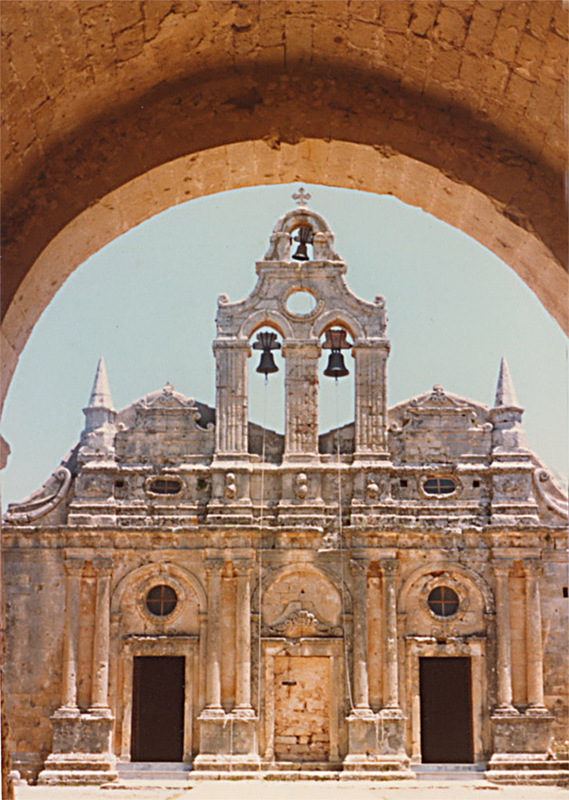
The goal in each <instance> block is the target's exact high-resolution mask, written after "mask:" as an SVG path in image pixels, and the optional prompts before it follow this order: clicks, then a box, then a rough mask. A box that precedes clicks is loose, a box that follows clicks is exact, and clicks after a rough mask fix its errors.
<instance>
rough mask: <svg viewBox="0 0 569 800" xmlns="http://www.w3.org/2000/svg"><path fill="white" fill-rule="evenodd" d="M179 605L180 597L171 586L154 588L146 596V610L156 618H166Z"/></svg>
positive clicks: (162, 585)
mask: <svg viewBox="0 0 569 800" xmlns="http://www.w3.org/2000/svg"><path fill="white" fill-rule="evenodd" d="M177 605H178V595H177V594H176V592H175V591H174V589H172V587H171V586H165V585H164V584H161V585H160V586H153V587H152V589H151V590H150V591H149V592H148V594H147V595H146V608H147V609H148V610H149V611H150V613H151V614H154V616H155V617H166V616H168V614H171V613H172V611H173V610H174V609H175V608H176V606H177Z"/></svg>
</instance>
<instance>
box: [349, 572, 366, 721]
mask: <svg viewBox="0 0 569 800" xmlns="http://www.w3.org/2000/svg"><path fill="white" fill-rule="evenodd" d="M367 568H368V560H367V559H363V558H362V559H352V561H351V562H350V569H351V573H352V600H353V618H354V708H355V710H356V711H357V710H358V709H361V710H362V711H363V712H365V711H368V712H370V707H369V687H368V672H367V656H368V637H367Z"/></svg>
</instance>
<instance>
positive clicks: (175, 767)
mask: <svg viewBox="0 0 569 800" xmlns="http://www.w3.org/2000/svg"><path fill="white" fill-rule="evenodd" d="M117 772H118V775H119V780H121V781H125V780H129V781H131V780H132V781H141V780H151V781H164V780H166V781H171V780H179V781H186V780H187V779H188V774H189V772H190V765H189V764H186V763H184V762H183V761H123V762H119V763H118V764H117Z"/></svg>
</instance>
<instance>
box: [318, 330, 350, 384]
mask: <svg viewBox="0 0 569 800" xmlns="http://www.w3.org/2000/svg"><path fill="white" fill-rule="evenodd" d="M346 335H347V334H346V331H345V330H344V329H343V328H328V330H327V331H326V338H325V341H324V344H323V345H322V347H324V348H326V349H330V350H331V351H332V352H331V353H330V357H329V359H328V365H327V367H326V369H325V370H324V375H326V377H327V378H343V377H344V375H349V374H350V372H349V370H348V368H347V367H346V365H345V364H344V356H343V355H342V350H347V349H348V348H350V347H351V346H352V345H351V344H350V342H348V341H347V340H346Z"/></svg>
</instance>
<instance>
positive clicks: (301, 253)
mask: <svg viewBox="0 0 569 800" xmlns="http://www.w3.org/2000/svg"><path fill="white" fill-rule="evenodd" d="M313 239H314V234H313V232H312V228H309V227H307V226H303V227H301V228H299V229H298V236H295V237H294V241H295V242H299V245H298V247H297V248H296V252H295V253H294V255H293V258H294V259H295V261H310V256H309V255H308V250H307V247H306V245H307V244H312V240H313Z"/></svg>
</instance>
